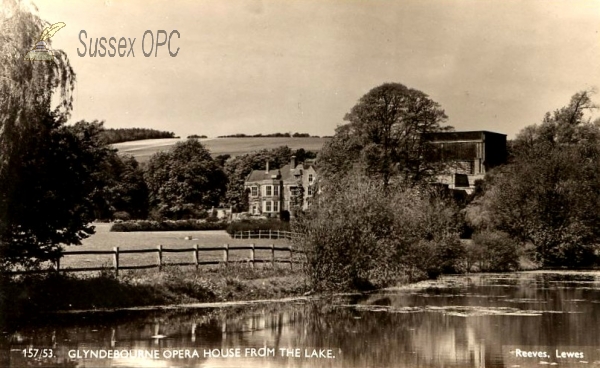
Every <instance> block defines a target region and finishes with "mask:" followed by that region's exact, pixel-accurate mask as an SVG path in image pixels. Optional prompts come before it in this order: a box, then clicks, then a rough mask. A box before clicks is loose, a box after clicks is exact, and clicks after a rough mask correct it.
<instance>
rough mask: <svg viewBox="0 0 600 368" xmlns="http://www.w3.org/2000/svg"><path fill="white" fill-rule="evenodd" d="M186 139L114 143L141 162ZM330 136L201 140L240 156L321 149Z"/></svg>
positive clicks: (210, 147) (212, 149)
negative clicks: (285, 148) (281, 148)
mask: <svg viewBox="0 0 600 368" xmlns="http://www.w3.org/2000/svg"><path fill="white" fill-rule="evenodd" d="M181 140H185V139H179V138H167V139H147V140H143V141H134V142H123V143H116V144H113V147H115V148H116V149H118V150H119V152H121V153H127V154H130V155H132V156H133V157H135V158H136V159H137V160H138V161H139V162H146V161H148V160H149V159H150V156H152V155H153V154H154V153H156V152H159V151H164V150H168V149H170V148H171V147H173V146H174V145H175V143H177V142H179V141H181ZM327 140H328V138H312V137H311V138H288V137H281V138H264V137H262V138H244V139H240V138H206V139H200V142H202V144H204V145H205V147H206V148H207V149H208V150H210V152H211V153H212V155H213V156H217V155H224V154H230V155H231V156H239V155H243V154H245V153H249V152H254V151H258V150H261V149H271V148H276V147H279V146H288V147H290V148H291V149H298V148H304V149H305V150H307V151H315V152H316V151H320V150H321V148H322V147H323V144H324V143H325V142H326V141H327Z"/></svg>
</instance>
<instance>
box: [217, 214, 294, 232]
mask: <svg viewBox="0 0 600 368" xmlns="http://www.w3.org/2000/svg"><path fill="white" fill-rule="evenodd" d="M226 230H227V233H229V235H233V234H235V233H236V232H238V231H259V230H280V231H290V223H289V222H284V221H281V220H279V219H275V218H269V219H256V220H253V219H246V220H241V221H233V222H231V223H230V224H229V226H227V229H226Z"/></svg>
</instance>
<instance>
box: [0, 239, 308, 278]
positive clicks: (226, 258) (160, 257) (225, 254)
mask: <svg viewBox="0 0 600 368" xmlns="http://www.w3.org/2000/svg"><path fill="white" fill-rule="evenodd" d="M242 250H246V251H249V253H248V256H247V257H242V258H238V259H232V257H230V252H231V251H242ZM257 250H260V251H270V257H269V258H257V257H256V251H257ZM215 251H221V252H222V256H221V257H220V259H201V257H200V254H201V253H202V252H215ZM186 252H187V253H191V256H192V257H191V258H192V260H191V261H189V262H167V261H166V260H165V256H164V255H165V254H167V253H186ZM275 252H286V253H287V257H285V258H281V257H275ZM143 253H155V254H156V262H155V263H151V264H144V265H128V266H124V265H121V264H120V261H121V257H120V256H121V255H123V254H143ZM294 254H304V252H302V251H300V250H296V249H293V248H292V247H291V246H275V245H274V244H270V245H255V244H250V245H229V244H224V245H223V246H220V247H214V246H213V247H201V246H199V245H198V244H194V247H192V248H164V247H163V246H162V245H159V246H158V247H156V248H147V249H119V247H114V248H113V249H112V250H76V251H66V252H62V254H61V258H64V257H72V256H82V255H112V256H113V257H112V266H102V267H84V268H70V267H69V268H62V269H61V268H60V260H61V258H58V259H57V260H55V262H54V268H49V269H42V270H34V271H30V270H23V271H11V272H7V273H8V274H12V275H18V274H30V273H47V272H88V271H105V270H114V272H115V274H116V275H118V274H119V270H134V269H147V268H158V270H159V271H160V270H162V269H163V268H164V267H167V266H196V269H198V268H199V267H200V266H202V265H224V266H227V265H229V264H235V263H247V264H250V266H251V267H252V268H254V267H255V265H256V264H257V263H262V264H270V265H271V266H272V267H275V265H276V264H277V263H283V264H289V265H290V269H293V267H294V263H296V264H299V263H302V260H300V259H296V260H294ZM213 258H214V257H213Z"/></svg>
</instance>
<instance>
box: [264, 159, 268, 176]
mask: <svg viewBox="0 0 600 368" xmlns="http://www.w3.org/2000/svg"><path fill="white" fill-rule="evenodd" d="M265 172H266V173H267V174H268V173H269V160H267V169H266V170H265Z"/></svg>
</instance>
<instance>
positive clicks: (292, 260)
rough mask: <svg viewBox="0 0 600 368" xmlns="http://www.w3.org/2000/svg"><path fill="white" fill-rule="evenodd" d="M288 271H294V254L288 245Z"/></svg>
mask: <svg viewBox="0 0 600 368" xmlns="http://www.w3.org/2000/svg"><path fill="white" fill-rule="evenodd" d="M289 248H290V271H292V270H293V269H294V253H292V252H293V251H292V246H291V245H290V247H289Z"/></svg>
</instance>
